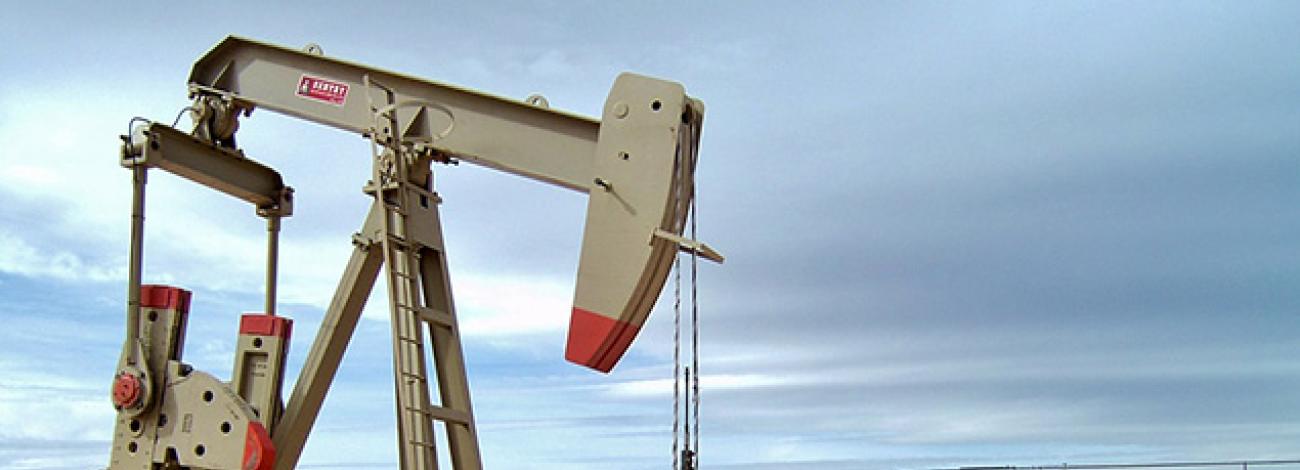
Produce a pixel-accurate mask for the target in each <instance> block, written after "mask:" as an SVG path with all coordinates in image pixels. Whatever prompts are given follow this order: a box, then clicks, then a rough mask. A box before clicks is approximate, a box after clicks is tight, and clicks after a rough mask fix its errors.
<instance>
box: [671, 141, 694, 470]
mask: <svg viewBox="0 0 1300 470" xmlns="http://www.w3.org/2000/svg"><path fill="white" fill-rule="evenodd" d="M681 138H682V142H683V143H684V144H686V146H688V148H695V145H697V144H698V140H697V139H698V135H697V134H696V130H695V128H694V127H692V126H685V127H684V128H683V132H682V134H681ZM677 158H678V160H677V172H678V174H677V178H679V180H678V184H677V185H676V187H677V189H676V192H675V194H674V196H675V201H674V202H675V204H676V206H677V207H678V209H679V210H684V211H686V214H687V218H688V220H686V221H683V226H679V227H676V228H678V229H679V230H681V232H682V233H686V234H687V235H688V236H689V237H690V238H691V239H695V228H696V223H695V220H696V215H695V210H696V206H695V187H694V186H695V185H694V176H695V162H696V156H695V154H694V152H679V153H678V154H677ZM687 184H689V185H690V186H689V190H688V189H684V188H685V187H687V186H686V185H687ZM686 223H689V224H690V226H689V231H688V230H687V227H686V226H685V225H686ZM689 251H690V252H691V262H690V264H691V266H690V269H691V276H690V283H691V286H690V287H691V305H690V307H691V311H690V316H691V318H690V322H691V325H690V328H691V338H690V358H689V359H690V365H689V366H683V364H682V362H683V361H682V357H681V355H682V349H683V344H682V343H683V340H682V255H681V251H680V250H678V252H677V254H675V255H674V256H675V257H674V260H673V272H674V277H673V470H695V469H696V468H698V466H699V459H698V455H699V448H700V307H699V300H698V297H699V288H698V282H697V279H698V275H699V268H698V266H699V251H698V250H697V249H692V250H689ZM683 379H684V381H683ZM683 393H684V394H685V399H684V400H683V399H682V394H683ZM683 419H684V420H685V422H684V423H683V422H681V420H683Z"/></svg>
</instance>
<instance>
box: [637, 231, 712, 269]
mask: <svg viewBox="0 0 1300 470" xmlns="http://www.w3.org/2000/svg"><path fill="white" fill-rule="evenodd" d="M651 235H652V236H651V239H654V238H662V239H664V240H668V241H670V242H673V243H676V244H677V247H678V249H680V250H681V251H684V252H686V253H694V254H696V255H699V257H701V258H704V259H706V260H709V261H712V262H714V263H718V264H722V263H724V262H726V261H727V258H726V257H724V256H722V254H721V253H718V252H717V251H714V249H713V248H711V247H709V245H707V244H705V243H704V242H702V241H699V240H691V239H689V238H686V237H683V236H681V235H677V234H675V233H672V232H669V231H667V230H664V229H661V228H657V229H655V231H654V233H652V234H651Z"/></svg>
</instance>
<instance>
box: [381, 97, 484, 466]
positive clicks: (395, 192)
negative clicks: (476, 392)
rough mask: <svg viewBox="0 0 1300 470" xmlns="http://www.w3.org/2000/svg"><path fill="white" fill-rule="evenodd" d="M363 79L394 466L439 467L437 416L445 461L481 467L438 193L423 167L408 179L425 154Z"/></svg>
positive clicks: (423, 162)
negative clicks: (384, 286) (377, 211)
mask: <svg viewBox="0 0 1300 470" xmlns="http://www.w3.org/2000/svg"><path fill="white" fill-rule="evenodd" d="M366 85H367V90H366V91H367V98H370V99H371V100H372V101H371V110H372V112H373V113H374V117H375V125H374V126H373V127H372V128H371V129H370V132H369V138H370V141H371V149H372V153H373V157H374V171H373V177H372V180H371V183H370V185H368V186H367V188H366V192H368V193H370V194H371V195H372V196H373V197H374V198H375V202H376V205H377V207H382V214H381V216H382V217H381V218H382V223H381V224H379V230H380V233H379V234H377V235H378V237H376V238H377V239H378V241H379V245H381V248H382V249H383V261H384V266H385V271H386V273H387V279H388V298H389V308H390V314H391V319H392V320H391V323H392V334H393V386H394V392H395V395H396V409H397V438H398V443H399V444H398V455H399V461H400V463H401V468H403V469H409V470H434V469H437V468H438V455H437V444H436V443H437V440H438V439H437V434H436V433H435V431H434V422H435V421H440V422H442V423H444V425H445V429H446V435H447V444H448V451H449V457H450V459H449V460H450V462H451V464H452V468H453V469H455V470H478V469H480V468H481V467H482V462H481V457H480V454H479V449H478V436H477V430H476V429H475V425H474V415H473V409H472V406H471V404H470V396H469V386H468V381H467V378H466V373H465V362H464V356H463V353H462V349H461V342H460V331H459V327H458V325H457V322H456V316H455V309H454V307H453V304H452V297H451V286H450V282H449V278H448V275H447V263H446V255H445V252H444V250H443V244H442V229H441V224H440V222H439V220H438V213H437V205H438V203H439V202H441V199H440V198H439V197H438V195H437V194H436V193H435V192H433V191H432V189H430V188H431V187H432V184H431V181H432V179H433V178H432V175H431V174H430V173H427V172H421V173H418V174H422V175H424V176H423V178H422V179H423V180H424V181H414V180H413V177H414V178H415V179H416V180H418V179H421V178H420V177H419V176H415V175H416V174H417V173H416V171H417V169H418V166H419V165H424V167H425V168H427V166H428V165H429V162H430V159H429V158H428V157H427V156H421V155H419V153H420V152H419V151H417V150H415V149H414V148H412V147H411V146H410V145H408V143H406V142H403V139H401V138H400V137H399V136H398V134H397V133H396V132H394V130H396V129H399V127H398V119H397V107H398V105H397V104H396V103H395V100H394V93H393V91H392V90H391V89H389V88H387V87H385V86H383V85H382V84H379V83H375V82H373V81H371V80H369V77H366ZM372 90H380V91H382V92H383V94H384V95H385V96H386V101H387V104H386V105H385V106H383V107H379V108H377V107H375V104H374V101H373V98H371V97H370V95H371V93H369V92H370V91H372ZM426 329H427V331H428V340H429V344H428V346H426V337H425V334H424V331H425V330H426ZM426 347H428V348H431V352H432V354H431V357H432V359H433V362H434V371H435V373H436V378H437V381H436V382H435V384H434V385H435V386H436V387H437V391H438V397H439V401H438V403H434V402H433V401H432V400H431V397H430V383H429V377H428V374H427V367H426V364H425V362H426V356H425V353H426Z"/></svg>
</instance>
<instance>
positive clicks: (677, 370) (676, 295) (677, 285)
mask: <svg viewBox="0 0 1300 470" xmlns="http://www.w3.org/2000/svg"><path fill="white" fill-rule="evenodd" d="M679 192H680V190H679ZM675 256H676V259H674V260H673V272H674V273H676V275H675V276H674V277H673V470H678V469H679V465H680V463H679V462H678V460H677V458H678V455H677V454H678V452H679V450H678V446H677V442H678V441H677V439H678V435H679V434H680V431H679V423H678V421H679V420H680V418H681V408H682V407H681V391H682V383H681V382H682V358H681V356H682V257H681V255H675Z"/></svg>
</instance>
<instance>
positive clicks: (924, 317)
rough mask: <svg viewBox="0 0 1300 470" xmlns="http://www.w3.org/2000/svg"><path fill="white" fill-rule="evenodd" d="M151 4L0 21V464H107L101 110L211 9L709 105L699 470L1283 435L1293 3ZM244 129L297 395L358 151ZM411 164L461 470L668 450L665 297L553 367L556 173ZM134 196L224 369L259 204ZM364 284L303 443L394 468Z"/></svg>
mask: <svg viewBox="0 0 1300 470" xmlns="http://www.w3.org/2000/svg"><path fill="white" fill-rule="evenodd" d="M182 3H184V2H128V3H120V2H67V1H48V2H23V3H21V4H19V5H15V6H11V7H9V8H7V9H6V13H5V15H3V17H2V18H0V41H3V43H4V44H6V46H5V47H4V48H3V50H2V51H0V142H4V146H3V150H0V200H3V201H4V203H3V204H0V320H2V321H3V324H4V327H3V328H0V467H2V468H15V469H55V468H102V467H103V466H104V465H106V464H107V460H108V457H107V456H108V449H109V445H110V438H111V429H112V423H113V420H114V412H113V409H112V407H111V405H110V403H109V400H108V393H107V391H108V386H109V382H110V380H111V378H112V373H113V368H114V364H115V362H116V359H117V355H118V350H119V348H120V345H121V341H122V334H123V332H124V326H123V317H124V315H123V312H124V306H125V285H126V258H127V238H128V229H129V226H128V222H129V211H130V178H129V173H128V172H127V171H126V170H123V169H122V168H120V167H119V166H118V164H117V158H118V146H119V144H120V142H119V140H118V137H117V136H118V135H119V134H122V133H124V132H125V131H126V128H127V122H128V120H129V119H131V118H132V117H134V116H142V117H145V118H147V119H151V120H155V121H160V122H170V121H171V120H172V119H173V118H174V116H175V115H176V113H177V112H178V111H179V110H180V109H181V108H182V107H184V106H185V105H187V104H188V101H187V98H186V94H185V93H186V83H185V79H186V77H187V75H188V72H189V68H190V65H191V64H192V63H193V61H194V60H195V59H197V58H198V57H199V56H200V55H202V54H203V53H204V52H206V51H207V50H208V48H210V47H211V46H212V45H214V44H216V43H217V42H218V41H220V40H221V39H222V38H223V37H225V36H226V35H229V34H237V35H241V36H246V37H251V38H255V39H259V40H263V41H268V42H273V43H277V44H283V45H287V46H292V47H301V46H303V45H305V44H307V43H317V44H319V45H321V46H322V47H323V49H324V51H325V53H326V54H327V55H330V56H333V57H339V58H343V59H347V60H351V61H356V62H361V63H365V64H371V65H374V66H378V67H382V68H386V69H390V70H396V71H401V72H404V73H408V74H411V75H416V76H421V77H427V78H430V79H434V80H438V81H444V82H450V83H454V84H458V85H463V86H468V87H472V88H476V89H480V90H485V91H489V92H491V93H495V94H499V95H503V96H509V97H515V98H519V99H522V98H524V97H526V96H528V95H529V94H531V93H542V94H543V95H545V96H546V97H547V99H548V100H549V102H550V105H551V106H552V107H553V108H559V109H564V110H568V111H573V112H576V113H580V114H584V115H589V116H599V114H600V109H601V106H602V103H603V101H604V98H605V96H606V94H607V93H608V87H609V86H610V84H611V83H612V82H613V79H614V77H615V76H616V75H617V74H618V73H620V72H622V71H635V72H638V73H642V74H647V75H652V76H657V77H662V78H665V79H671V80H675V81H679V82H681V83H683V84H684V85H685V86H686V89H687V92H688V93H689V94H691V95H692V96H694V97H697V98H699V99H701V100H703V101H704V102H705V104H706V106H707V111H706V119H705V124H704V130H703V138H702V141H701V148H700V152H699V154H700V167H699V170H698V173H697V184H698V192H699V194H698V221H699V237H700V238H701V239H702V240H704V241H706V242H707V243H709V244H710V245H711V246H713V247H715V248H717V249H718V250H719V251H721V252H722V253H724V254H725V255H726V256H727V262H726V264H724V265H721V266H716V265H711V264H704V265H702V266H701V267H700V279H699V289H700V291H699V292H700V293H699V302H700V308H701V315H702V325H701V335H702V345H701V346H702V363H701V371H702V374H703V378H702V387H703V391H702V399H701V415H702V416H701V432H702V436H701V439H700V441H701V447H700V459H701V466H703V467H707V468H714V469H727V468H761V469H773V470H776V469H781V470H784V469H791V470H794V469H811V468H816V469H819V470H827V469H841V468H842V469H860V468H862V469H916V470H919V469H926V468H934V467H951V466H962V465H1039V464H1059V463H1063V462H1068V463H1115V462H1152V461H1171V460H1179V461H1183V460H1240V459H1290V458H1300V447H1298V446H1297V445H1296V442H1298V441H1300V394H1297V393H1296V390H1297V389H1300V361H1298V360H1297V357H1296V351H1297V350H1298V348H1297V347H1298V346H1300V339H1297V335H1296V332H1297V331H1300V316H1297V312H1298V311H1300V290H1298V289H1297V286H1298V283H1300V251H1298V250H1297V247H1298V246H1300V206H1298V205H1297V204H1296V201H1297V200H1300V184H1297V183H1300V181H1298V180H1297V175H1300V60H1297V54H1296V51H1297V49H1298V48H1300V4H1298V3H1295V2H1268V1H1248V2H1201V1H1186V2H1101V1H1093V2H1068V3H1067V2H1011V1H1003V2H973V1H971V2H843V3H830V2H824V3H823V2H763V1H756V2H730V1H728V2H698V3H697V2H644V3H631V2H629V3H626V4H618V3H614V2H594V1H574V2H554V1H543V2H530V3H525V4H505V3H497V2H472V3H471V2H467V3H466V4H464V5H458V4H452V3H444V2H436V3H428V2H425V3H417V2H366V3H362V2H333V1H315V2H304V3H291V2H283V3H280V2H243V1H231V2H210V3H206V4H197V5H183V4H182ZM239 142H240V145H241V146H242V147H243V148H244V150H245V151H246V152H247V154H248V155H249V156H250V157H252V158H254V159H257V160H259V161H261V162H264V163H267V164H269V165H271V166H273V167H275V168H277V169H278V170H279V171H280V172H281V173H282V174H283V175H284V176H285V179H286V180H287V182H288V183H289V184H290V185H292V186H294V188H295V189H296V190H297V192H296V195H297V198H296V207H295V214H294V216H293V217H292V218H291V219H288V220H286V221H285V224H284V232H283V238H282V243H283V245H282V266H281V292H280V294H281V296H280V300H281V303H280V310H281V313H282V314H284V315H287V316H290V317H292V318H293V319H294V320H295V323H296V325H295V337H294V338H293V343H292V347H291V352H290V356H289V368H290V371H289V377H288V378H287V379H286V384H292V383H293V381H294V378H295V377H296V375H297V373H296V371H297V368H298V367H300V366H301V361H302V359H303V357H304V356H305V355H306V351H307V349H308V347H309V343H310V341H311V339H312V338H313V337H314V334H315V331H316V329H317V327H318V325H319V322H320V319H321V316H322V314H323V310H324V307H325V306H326V305H327V304H328V301H329V299H330V297H331V295H332V293H333V290H334V286H335V284H336V283H337V280H338V276H339V274H340V273H341V272H342V269H343V266H344V264H345V261H346V259H347V256H348V253H349V251H350V249H351V245H350V242H349V236H350V234H351V233H352V232H353V231H355V230H356V229H357V228H358V227H359V225H360V223H361V220H362V216H363V215H364V212H365V210H366V207H367V205H368V199H367V197H366V196H365V195H364V194H362V193H361V191H360V187H361V186H362V184H364V182H365V180H366V177H367V175H368V172H369V166H368V165H369V162H368V158H369V146H368V144H367V143H366V142H365V141H364V140H362V139H360V138H358V137H357V136H354V135H349V134H345V133H343V132H341V131H336V130H333V129H327V128H325V127H323V126H319V125H315V124H311V123H306V122H302V121H298V120H295V119H291V118H287V117H284V116H279V115H276V114H274V113H272V112H269V111H265V110H261V111H257V112H255V113H254V114H253V115H252V116H251V117H249V118H246V119H244V120H243V122H242V126H241V130H240V131H239ZM435 172H436V174H437V175H438V183H437V184H438V187H437V189H438V190H439V192H440V193H441V195H442V196H443V198H444V203H443V205H442V207H441V211H442V218H443V225H444V229H445V235H446V239H447V244H448V257H449V265H450V269H451V276H452V283H453V289H454V295H455V297H456V300H457V307H458V311H459V315H460V321H461V325H462V330H463V333H464V347H465V352H466V357H467V366H468V369H469V378H470V383H471V389H472V391H473V397H474V405H475V413H476V416H477V418H478V422H479V426H480V427H479V433H480V440H481V445H482V449H483V455H484V463H485V465H486V466H487V467H488V468H521V469H552V468H565V469H575V468H576V469H585V468H593V469H594V468H630V469H641V468H645V469H649V468H666V467H668V466H669V465H670V462H671V455H670V448H671V434H670V429H671V423H672V408H671V407H672V401H671V391H672V388H671V378H672V315H671V313H672V312H671V310H670V309H668V308H667V307H669V306H670V304H671V300H672V299H671V297H664V298H661V300H660V306H659V307H658V309H657V310H656V311H655V313H654V314H653V315H652V316H651V318H650V320H649V322H648V323H647V326H646V329H645V330H644V332H643V333H642V334H641V336H640V338H639V339H638V340H637V341H636V343H635V344H634V345H633V346H632V349H631V351H630V352H629V353H628V356H627V357H626V358H625V359H624V361H623V362H622V363H621V364H620V365H619V366H618V368H616V369H615V370H614V371H613V372H612V373H611V374H608V375H603V374H598V373H594V372H592V371H589V370H587V369H584V368H580V367H578V366H574V365H571V364H569V363H566V362H564V361H563V359H562V357H563V352H562V351H563V347H564V346H563V345H564V335H565V331H564V330H565V328H566V327H567V319H568V314H569V307H570V298H571V295H572V289H573V285H572V284H573V280H574V273H575V270H576V267H577V260H578V252H579V244H580V238H581V234H582V223H583V220H584V219H583V212H584V208H585V201H584V198H583V196H582V195H580V194H578V193H574V192H571V191H560V190H557V189H556V188H554V187H550V186H546V185H541V184H537V183H535V182H532V181H529V180H525V179H522V178H518V177H515V176H510V175H505V174H501V173H498V172H494V171H492V170H488V169H484V168H476V167H473V166H471V165H460V166H455V167H442V166H439V167H437V168H435ZM148 204H149V206H148V208H149V218H148V227H147V237H148V239H147V244H146V260H145V280H146V282H149V283H166V284H172V285H177V286H181V287H185V288H187V289H190V290H192V291H193V292H194V304H193V307H192V309H191V320H190V326H189V332H188V339H187V344H186V351H185V360H186V361H187V362H190V363H192V364H193V365H194V366H195V367H196V368H198V369H200V370H205V371H208V372H211V373H214V374H216V375H217V376H219V377H223V378H228V377H229V374H230V368H231V366H232V363H233V349H234V339H235V335H236V328H237V326H236V325H237V321H238V316H239V314H240V313H242V312H254V311H259V310H260V309H261V305H262V301H261V296H262V293H261V288H262V285H261V283H262V268H263V262H262V256H263V243H264V239H263V236H264V227H263V225H262V220H261V219H259V218H257V217H256V216H254V214H253V213H252V210H250V208H249V207H247V206H246V205H245V204H243V203H240V202H238V201H234V200H230V199H229V198H225V197H223V196H220V195H217V194H214V193H212V192H211V191H207V190H205V189H202V188H199V187H197V186H195V185H193V184H192V183H189V182H187V181H184V180H181V179H179V178H176V177H173V176H170V175H166V174H163V173H162V172H154V174H153V175H152V177H151V178H150V184H149V202H148ZM377 290H378V291H380V292H382V290H380V289H377ZM669 295H670V294H669ZM384 300H385V299H383V298H382V297H372V301H371V302H370V304H369V305H368V307H367V309H366V312H365V314H364V317H363V320H362V322H361V324H360V326H359V328H358V330H357V333H356V335H355V338H354V340H353V343H352V347H351V348H350V349H349V351H348V353H347V355H346V358H345V360H344V362H343V364H342V367H341V370H340V375H339V377H338V379H337V381H336V383H335V385H334V387H333V388H332V389H331V391H330V394H329V398H328V399H327V401H326V403H325V408H324V410H323V411H322V414H321V418H320V420H319V421H318V422H317V426H316V428H315V430H314V431H313V433H312V435H311V439H310V440H309V441H308V443H307V447H306V449H305V452H304V455H303V458H302V460H301V464H302V467H304V468H326V467H335V466H342V467H351V468H394V467H395V466H396V464H395V462H396V457H395V450H396V440H395V437H394V434H395V432H394V428H393V411H392V410H393V406H392V392H391V378H390V375H389V374H390V367H391V366H390V362H389V361H390V359H389V356H388V354H389V351H390V349H389V343H388V342H389V338H388V324H387V317H386V311H385V309H384Z"/></svg>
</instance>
